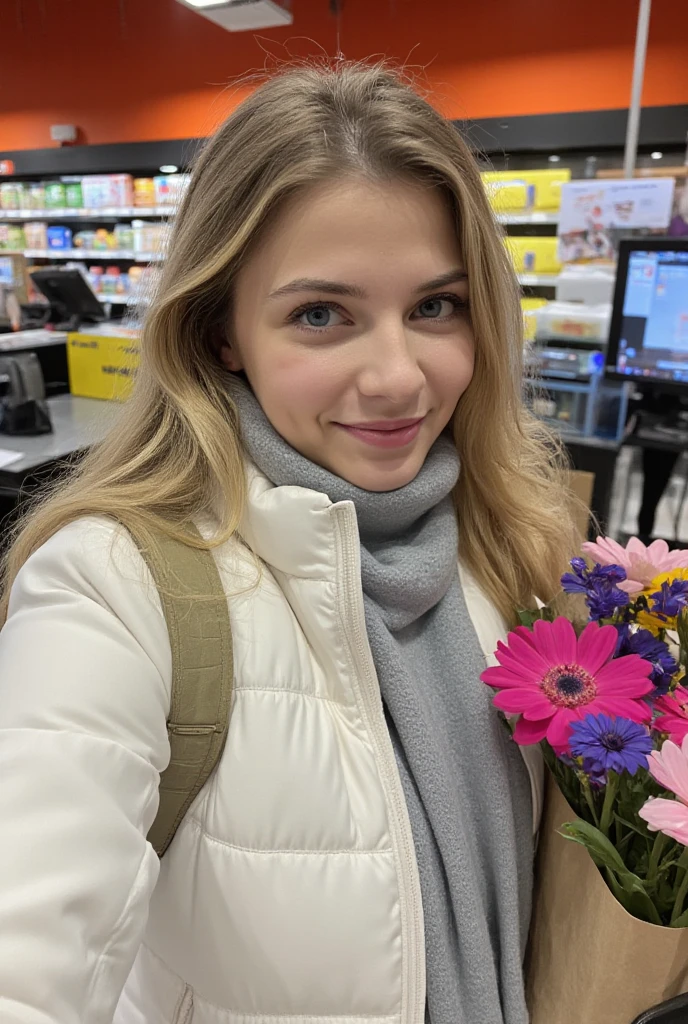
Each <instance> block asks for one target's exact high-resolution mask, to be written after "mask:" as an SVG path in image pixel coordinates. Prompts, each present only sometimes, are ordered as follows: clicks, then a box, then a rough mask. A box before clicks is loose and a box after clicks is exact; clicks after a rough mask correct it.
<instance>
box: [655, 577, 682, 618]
mask: <svg viewBox="0 0 688 1024" xmlns="http://www.w3.org/2000/svg"><path fill="white" fill-rule="evenodd" d="M651 600H652V609H651V610H652V611H653V612H654V614H655V615H658V616H659V617H660V618H666V619H675V618H676V616H677V615H678V613H679V612H680V611H681V609H682V608H685V607H686V605H688V580H672V581H671V583H662V589H661V590H658V591H656V592H655V593H654V594H652V595H651Z"/></svg>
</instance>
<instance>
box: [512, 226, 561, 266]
mask: <svg viewBox="0 0 688 1024" xmlns="http://www.w3.org/2000/svg"><path fill="white" fill-rule="evenodd" d="M504 243H505V245H506V247H507V249H508V250H509V253H510V254H511V258H512V260H513V261H514V268H515V270H516V272H517V273H526V274H528V273H533V274H557V273H558V272H559V271H560V270H561V263H560V262H559V259H558V257H557V239H556V238H554V237H551V238H538V237H536V236H533V237H525V238H521V237H519V236H517V235H508V236H507V237H506V238H505V239H504Z"/></svg>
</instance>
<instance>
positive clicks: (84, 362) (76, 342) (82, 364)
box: [67, 333, 140, 402]
mask: <svg viewBox="0 0 688 1024" xmlns="http://www.w3.org/2000/svg"><path fill="white" fill-rule="evenodd" d="M139 359H140V349H139V341H138V339H137V338H131V337H106V336H102V335H98V334H81V333H79V334H69V335H68V336H67V364H68V366H69V390H70V391H71V393H72V394H73V395H79V396H80V397H81V398H103V399H108V400H110V401H118V402H121V401H123V400H124V399H125V398H127V397H128V395H129V392H130V391H131V386H132V383H133V379H134V374H135V373H136V370H137V369H138V365H139Z"/></svg>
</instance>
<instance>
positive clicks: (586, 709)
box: [480, 617, 652, 753]
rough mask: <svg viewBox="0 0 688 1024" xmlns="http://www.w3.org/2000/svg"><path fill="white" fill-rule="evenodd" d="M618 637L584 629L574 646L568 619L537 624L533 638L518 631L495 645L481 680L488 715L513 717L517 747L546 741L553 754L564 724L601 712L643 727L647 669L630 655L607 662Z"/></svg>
mask: <svg viewBox="0 0 688 1024" xmlns="http://www.w3.org/2000/svg"><path fill="white" fill-rule="evenodd" d="M617 637H618V633H617V631H616V629H615V628H614V627H613V626H599V625H598V624H597V623H596V622H589V623H588V625H587V626H586V627H585V629H584V630H583V632H582V633H581V635H580V637H579V638H578V639H576V634H575V632H574V629H573V626H572V625H571V623H570V622H569V621H568V619H564V618H561V617H560V618H558V619H555V620H554V622H545V621H544V620H542V619H539V620H538V621H537V622H535V624H534V626H533V631H532V632H530V630H528V629H526V628H525V627H524V626H519V627H518V628H517V629H515V630H514V631H513V632H511V633H509V636H508V637H507V644H504V643H501V642H500V643H499V645H498V648H497V652H496V657H497V661H498V662H499V666H498V667H497V666H495V667H494V668H488V669H486V670H485V671H484V672H483V674H482V675H481V677H480V678H481V679H482V680H483V682H484V683H487V684H488V685H489V686H493V687H494V688H495V689H497V690H500V691H501V692H500V693H498V694H497V695H496V697H495V698H494V704H495V707H498V708H500V709H501V710H502V711H505V712H507V714H520V715H521V717H520V719H519V720H518V722H517V724H516V728H515V730H514V739H515V740H516V742H517V743H520V744H524V745H527V744H529V743H539V742H540V740H543V739H547V741H548V743H549V744H550V745H551V746H552V747H553V748H554V749H555V750H556V751H557V752H559V753H561V752H564V751H566V750H567V748H568V743H569V732H570V726H571V723H572V722H575V721H579V720H582V719H583V718H585V716H586V715H587V714H590V713H592V714H596V713H597V712H604V713H605V714H607V715H615V716H617V717H619V718H630V719H631V721H633V722H649V721H650V719H651V717H652V712H651V710H650V708H649V706H648V704H647V703H646V702H645V701H644V700H643V699H642V698H643V697H644V696H645V695H646V694H648V693H650V691H651V690H652V683H651V681H650V680H649V679H648V676H649V674H650V672H651V671H652V666H651V665H650V663H649V662H648V661H645V660H644V659H643V658H640V657H638V655H637V654H626V655H624V656H623V657H621V658H615V659H614V660H612V657H613V655H614V651H615V648H616V643H617Z"/></svg>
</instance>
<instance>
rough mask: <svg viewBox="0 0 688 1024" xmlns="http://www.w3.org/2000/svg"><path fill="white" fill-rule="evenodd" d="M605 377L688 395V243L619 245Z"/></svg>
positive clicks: (644, 240) (628, 242) (687, 240)
mask: <svg viewBox="0 0 688 1024" xmlns="http://www.w3.org/2000/svg"><path fill="white" fill-rule="evenodd" d="M606 376H607V377H610V378H611V379H613V380H623V381H633V382H634V383H636V384H654V385H660V386H661V387H662V389H663V390H669V391H678V390H680V391H684V390H686V389H688V238H653V239H651V240H650V239H647V238H635V239H624V240H623V241H621V243H620V245H619V266H618V270H617V275H616V288H615V291H614V306H613V309H612V318H611V325H610V329H609V344H608V346H607V367H606Z"/></svg>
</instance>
